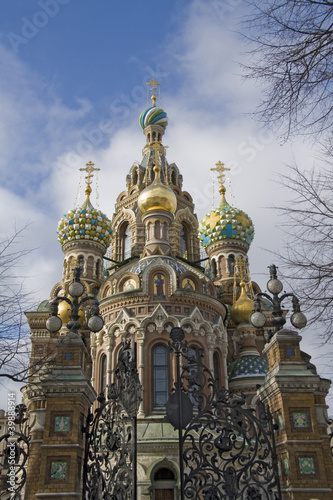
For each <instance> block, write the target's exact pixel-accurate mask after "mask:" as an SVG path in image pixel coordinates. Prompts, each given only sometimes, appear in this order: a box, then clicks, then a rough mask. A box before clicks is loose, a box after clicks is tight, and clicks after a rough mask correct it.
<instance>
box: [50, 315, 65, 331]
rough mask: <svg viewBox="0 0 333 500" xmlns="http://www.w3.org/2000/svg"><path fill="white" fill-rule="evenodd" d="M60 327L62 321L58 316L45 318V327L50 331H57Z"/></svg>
mask: <svg viewBox="0 0 333 500" xmlns="http://www.w3.org/2000/svg"><path fill="white" fill-rule="evenodd" d="M61 327H62V321H61V319H60V318H59V316H50V317H49V318H48V319H47V320H46V328H47V329H48V331H49V332H51V333H55V332H58V331H59V330H60V328H61Z"/></svg>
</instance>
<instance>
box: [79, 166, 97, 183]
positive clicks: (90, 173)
mask: <svg viewBox="0 0 333 500" xmlns="http://www.w3.org/2000/svg"><path fill="white" fill-rule="evenodd" d="M98 170H100V168H95V163H93V162H92V161H89V162H88V163H86V166H85V167H84V168H80V171H81V172H87V175H86V176H85V179H86V184H87V186H90V184H91V183H92V178H93V177H94V174H93V172H98Z"/></svg>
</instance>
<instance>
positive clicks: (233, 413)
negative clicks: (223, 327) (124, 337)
mask: <svg viewBox="0 0 333 500" xmlns="http://www.w3.org/2000/svg"><path fill="white" fill-rule="evenodd" d="M170 336H171V339H172V342H170V344H169V345H170V350H171V351H173V352H175V354H176V356H177V358H178V361H177V364H178V377H177V381H176V384H175V388H174V393H173V395H171V396H170V399H169V401H168V404H167V415H168V418H169V421H170V422H171V423H172V424H173V425H174V426H175V427H176V428H178V429H179V450H180V457H179V460H180V470H181V475H182V478H181V498H182V499H184V498H191V499H193V500H202V499H205V500H238V499H239V500H240V499H242V500H272V498H274V499H277V500H279V499H280V498H281V491H280V485H279V475H278V467H277V456H276V451H275V441H274V423H273V419H272V416H271V414H270V412H269V409H268V408H266V407H265V406H264V405H263V403H261V402H260V403H259V404H258V406H257V414H256V413H255V412H254V411H253V409H251V408H249V407H248V406H247V405H246V404H245V399H244V398H243V397H241V396H238V397H236V396H235V397H234V396H232V395H231V394H230V393H229V392H228V391H227V390H226V389H221V388H219V387H218V384H217V382H216V380H215V378H214V376H213V374H212V373H211V371H210V370H209V369H208V368H207V366H205V364H204V363H203V356H202V352H200V351H197V352H196V353H194V354H192V355H191V356H189V355H188V354H187V345H186V342H185V341H184V333H183V331H182V330H181V329H180V328H174V329H173V330H172V332H171V335H170ZM181 357H182V358H183V360H184V365H183V366H182V368H180V363H179V362H180V358H181Z"/></svg>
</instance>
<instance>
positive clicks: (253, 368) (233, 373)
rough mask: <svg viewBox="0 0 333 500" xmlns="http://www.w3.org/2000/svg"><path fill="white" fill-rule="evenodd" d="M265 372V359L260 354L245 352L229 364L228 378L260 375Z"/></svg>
mask: <svg viewBox="0 0 333 500" xmlns="http://www.w3.org/2000/svg"><path fill="white" fill-rule="evenodd" d="M266 373H267V361H266V360H265V359H264V358H261V357H260V356H256V355H254V354H247V355H245V356H240V357H239V358H238V359H236V361H235V362H234V363H232V365H231V369H230V374H229V378H230V379H236V378H243V377H262V376H264V375H266Z"/></svg>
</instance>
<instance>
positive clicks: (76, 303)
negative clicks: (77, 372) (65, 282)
mask: <svg viewBox="0 0 333 500" xmlns="http://www.w3.org/2000/svg"><path fill="white" fill-rule="evenodd" d="M81 272H82V268H81V267H80V266H77V267H75V268H74V279H73V282H72V283H71V284H70V285H69V287H68V292H69V294H70V295H71V296H72V298H73V300H70V299H69V298H68V297H61V296H59V297H56V298H55V299H54V300H53V301H52V303H51V316H50V317H49V318H48V319H47V321H46V328H47V329H48V331H49V332H51V333H55V332H58V331H59V330H60V328H61V327H62V320H61V318H60V317H59V316H58V304H59V302H61V301H62V300H64V301H65V302H67V304H69V306H70V308H71V315H70V322H69V323H67V325H66V327H67V328H68V329H69V330H70V332H69V333H70V335H71V336H72V337H77V336H79V333H78V331H79V329H80V328H81V324H80V322H79V309H80V307H81V306H82V305H83V304H84V303H85V302H88V301H93V304H92V306H91V316H90V318H89V320H88V328H89V330H90V331H92V332H99V331H100V330H101V329H102V328H103V325H104V321H103V318H102V317H101V315H100V313H99V302H98V300H97V299H96V298H95V297H83V298H82V299H81V300H80V297H81V296H82V295H83V292H84V286H83V284H82V283H81V281H80V275H81Z"/></svg>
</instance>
